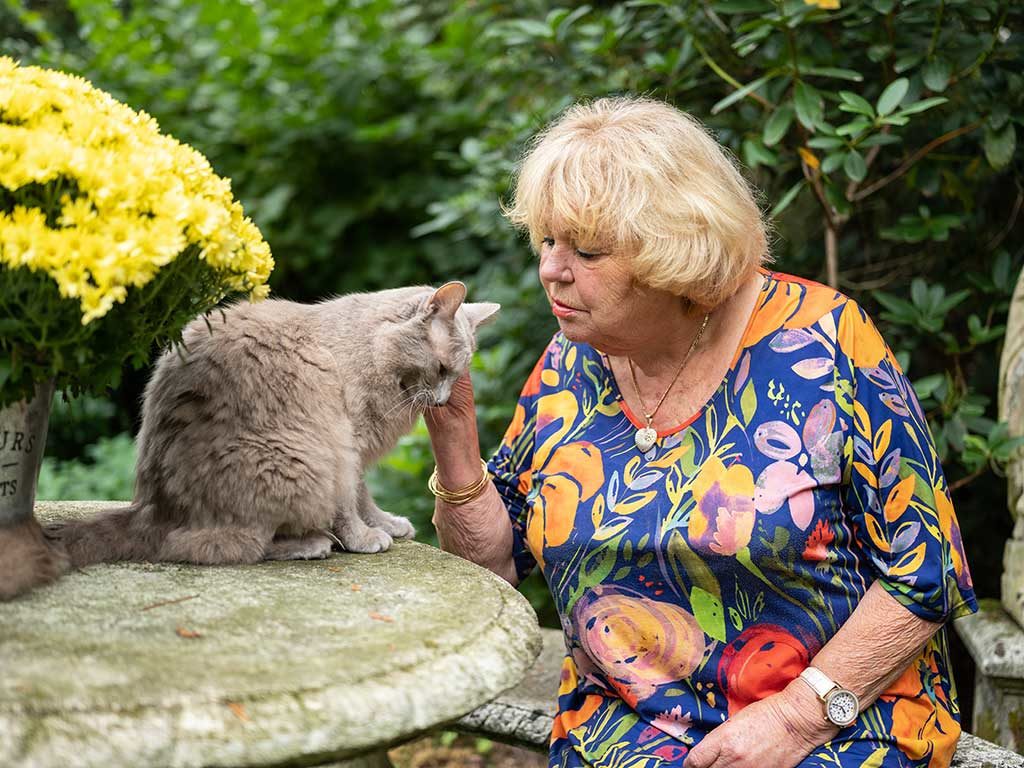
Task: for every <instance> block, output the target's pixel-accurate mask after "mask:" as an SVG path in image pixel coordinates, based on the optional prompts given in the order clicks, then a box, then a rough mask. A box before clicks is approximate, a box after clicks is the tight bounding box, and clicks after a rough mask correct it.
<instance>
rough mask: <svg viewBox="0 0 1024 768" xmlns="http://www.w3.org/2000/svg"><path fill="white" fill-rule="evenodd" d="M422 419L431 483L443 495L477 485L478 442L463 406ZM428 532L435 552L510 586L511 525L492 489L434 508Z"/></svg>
mask: <svg viewBox="0 0 1024 768" xmlns="http://www.w3.org/2000/svg"><path fill="white" fill-rule="evenodd" d="M445 415H446V416H447V417H448V418H446V419H444V420H443V421H442V420H440V419H439V418H438V416H439V414H437V413H430V414H428V416H427V426H428V429H429V432H430V442H431V448H432V449H433V452H434V460H435V462H436V463H437V480H438V482H439V483H440V484H441V486H442V487H444V488H448V489H450V490H451V489H456V488H466V487H470V486H472V485H474V484H475V483H477V482H478V481H479V480H480V473H481V472H482V471H483V470H482V468H481V466H480V441H479V438H478V436H477V429H476V418H475V413H474V412H473V410H472V409H471V408H470V407H469V406H467V407H466V408H464V409H462V410H461V411H459V412H457V413H454V414H451V413H446V414H445ZM433 523H434V527H435V528H436V529H437V539H438V542H439V543H440V544H441V549H443V550H445V551H446V552H451V553H452V554H454V555H458V556H459V557H462V558H465V559H466V560H471V561H473V562H474V563H476V564H477V565H481V566H483V567H484V568H487V569H488V570H489V571H492V572H493V573H496V574H497V575H498V576H501V577H502V578H503V579H505V580H506V581H508V582H509V583H510V584H512V585H515V584H516V582H517V579H516V569H515V565H514V563H513V561H512V523H511V521H510V520H509V517H508V511H507V510H506V509H505V503H504V501H503V500H502V498H501V495H500V494H499V493H498V490H497V489H496V488H495V487H494V485H493V484H492V483H488V484H487V487H486V488H485V489H484V491H483V493H482V494H480V496H478V497H477V498H475V499H473V500H472V501H469V502H466V503H465V504H449V503H447V502H446V501H444V500H443V499H440V498H438V499H437V500H436V502H435V504H434V518H433Z"/></svg>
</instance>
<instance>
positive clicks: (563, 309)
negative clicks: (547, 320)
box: [551, 299, 583, 317]
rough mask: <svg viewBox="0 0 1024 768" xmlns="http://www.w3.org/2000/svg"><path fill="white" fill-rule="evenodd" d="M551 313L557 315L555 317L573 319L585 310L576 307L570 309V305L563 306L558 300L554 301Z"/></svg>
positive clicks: (552, 301)
mask: <svg viewBox="0 0 1024 768" xmlns="http://www.w3.org/2000/svg"><path fill="white" fill-rule="evenodd" d="M551 311H552V312H553V313H554V314H555V317H572V316H573V315H575V314H577V313H578V312H582V311H583V310H582V309H577V308H576V307H570V306H569V305H568V304H563V303H562V302H560V301H559V300H558V299H552V300H551Z"/></svg>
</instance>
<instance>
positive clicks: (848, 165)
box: [843, 149, 868, 181]
mask: <svg viewBox="0 0 1024 768" xmlns="http://www.w3.org/2000/svg"><path fill="white" fill-rule="evenodd" d="M843 170H844V171H845V172H846V175H847V176H849V177H850V178H851V179H853V180H854V181H864V177H865V176H867V175H868V166H867V163H865V162H864V157H863V155H861V153H860V152H858V151H857V150H855V149H851V150H850V151H849V152H848V153H847V154H846V159H845V160H844V161H843Z"/></svg>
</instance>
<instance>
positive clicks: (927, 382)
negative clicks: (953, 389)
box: [914, 373, 946, 400]
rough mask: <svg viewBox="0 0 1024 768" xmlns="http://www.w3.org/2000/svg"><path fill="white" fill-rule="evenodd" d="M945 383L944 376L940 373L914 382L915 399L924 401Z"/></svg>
mask: <svg viewBox="0 0 1024 768" xmlns="http://www.w3.org/2000/svg"><path fill="white" fill-rule="evenodd" d="M945 381H946V376H945V375H944V374H941V373H933V374H932V375H931V376H925V377H923V378H920V379H918V380H917V381H915V382H914V391H915V392H916V393H917V397H918V399H920V400H924V399H925V398H927V397H931V395H932V394H933V393H934V392H935V390H937V389H938V388H939V387H941V386H942V385H943V384H944V383H945Z"/></svg>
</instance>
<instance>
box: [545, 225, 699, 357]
mask: <svg viewBox="0 0 1024 768" xmlns="http://www.w3.org/2000/svg"><path fill="white" fill-rule="evenodd" d="M630 255H631V254H629V253H623V252H620V251H615V250H614V249H609V248H606V247H603V246H602V245H601V244H600V243H585V242H577V241H576V240H575V239H574V238H573V236H572V235H571V234H570V233H567V232H559V231H557V228H556V231H554V232H552V233H551V234H549V235H547V236H545V237H544V239H543V241H542V243H541V249H540V279H541V283H542V284H543V286H544V290H545V292H546V293H547V295H548V301H549V302H550V303H551V311H552V312H553V313H554V315H555V317H556V318H558V324H559V326H561V329H562V332H563V333H564V334H565V336H566V337H567V338H568V339H570V340H571V341H578V342H584V343H587V344H590V345H591V346H593V347H596V348H598V349H600V350H601V351H602V352H607V353H609V354H629V353H630V350H631V349H633V348H634V347H635V346H637V345H641V344H643V343H645V342H646V341H647V340H648V339H649V337H650V336H651V335H653V334H656V333H657V332H658V327H659V324H660V325H661V327H662V328H664V323H665V321H666V320H670V319H672V316H671V315H675V314H678V313H679V311H680V307H681V303H680V300H679V299H678V298H677V297H675V296H672V295H671V294H668V293H665V292H663V291H655V290H653V289H650V288H646V287H644V286H640V285H638V284H637V283H636V282H635V281H634V280H633V275H632V271H631V269H630ZM666 313H671V315H666Z"/></svg>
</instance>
